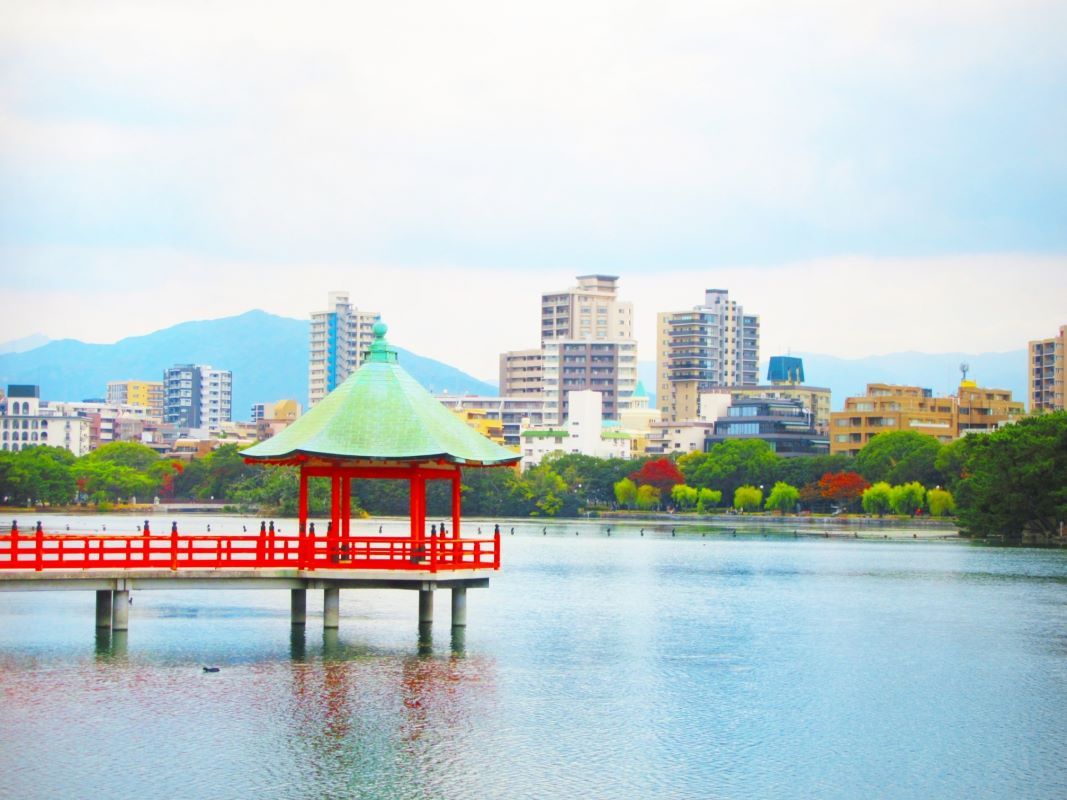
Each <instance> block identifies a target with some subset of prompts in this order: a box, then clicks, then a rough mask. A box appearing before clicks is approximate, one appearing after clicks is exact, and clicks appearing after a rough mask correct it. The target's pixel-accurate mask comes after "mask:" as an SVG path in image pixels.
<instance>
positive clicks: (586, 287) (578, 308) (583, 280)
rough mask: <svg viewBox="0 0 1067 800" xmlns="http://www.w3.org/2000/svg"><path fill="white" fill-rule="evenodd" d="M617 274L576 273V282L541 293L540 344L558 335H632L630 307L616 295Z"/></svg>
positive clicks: (606, 338) (594, 337)
mask: <svg viewBox="0 0 1067 800" xmlns="http://www.w3.org/2000/svg"><path fill="white" fill-rule="evenodd" d="M618 280H619V279H618V277H616V276H614V275H579V276H578V285H577V286H575V287H573V288H571V289H567V290H566V291H563V292H548V293H546V294H542V295H541V344H542V345H544V344H545V342H548V341H552V340H558V339H582V340H590V339H592V340H595V341H600V342H604V341H619V340H623V339H633V335H634V332H633V327H634V307H633V303H626V302H623V301H621V300H619V299H618V297H617V296H616V292H617V289H618V287H617V286H616V283H617V282H618Z"/></svg>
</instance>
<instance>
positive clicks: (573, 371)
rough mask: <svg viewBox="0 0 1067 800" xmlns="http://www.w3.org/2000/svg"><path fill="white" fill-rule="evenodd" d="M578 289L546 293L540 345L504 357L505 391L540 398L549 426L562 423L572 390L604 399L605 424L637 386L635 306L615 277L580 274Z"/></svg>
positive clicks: (624, 405) (502, 378)
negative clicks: (620, 294)
mask: <svg viewBox="0 0 1067 800" xmlns="http://www.w3.org/2000/svg"><path fill="white" fill-rule="evenodd" d="M577 280H578V285H577V286H574V287H572V288H570V289H567V290H565V291H557V292H546V293H544V294H542V295H541V347H540V348H539V349H537V350H514V351H511V352H507V353H502V354H501V356H500V391H501V393H502V394H504V395H505V396H507V397H530V398H534V397H540V398H541V401H542V417H543V420H544V421H545V423H547V424H552V425H562V424H563V421H564V420H565V419H567V416H568V413H569V406H568V403H569V401H568V397H569V393H571V392H579V391H584V390H589V391H596V392H599V393H600V394H601V395H602V398H603V403H602V413H603V415H604V418H605V419H606V420H617V419H618V415H619V413H620V412H621V411H622V410H623V409H625V408H628V407H629V403H630V399H631V397H632V396H633V393H634V388H635V387H636V385H637V342H636V341H635V340H634V338H633V304H632V303H629V302H625V301H622V300H620V299H619V298H618V280H619V279H618V278H617V277H616V276H614V275H579V276H578V279H577Z"/></svg>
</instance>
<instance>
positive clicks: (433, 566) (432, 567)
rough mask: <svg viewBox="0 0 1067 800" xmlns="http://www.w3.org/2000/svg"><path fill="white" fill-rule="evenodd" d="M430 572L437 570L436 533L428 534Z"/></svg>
mask: <svg viewBox="0 0 1067 800" xmlns="http://www.w3.org/2000/svg"><path fill="white" fill-rule="evenodd" d="M430 572H437V534H436V533H431V534H430Z"/></svg>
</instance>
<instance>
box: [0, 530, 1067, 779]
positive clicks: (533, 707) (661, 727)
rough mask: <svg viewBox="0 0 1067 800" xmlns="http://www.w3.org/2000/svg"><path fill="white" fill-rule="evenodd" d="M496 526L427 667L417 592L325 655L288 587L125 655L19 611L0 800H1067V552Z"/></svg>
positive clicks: (1, 625) (251, 597) (34, 608)
mask: <svg viewBox="0 0 1067 800" xmlns="http://www.w3.org/2000/svg"><path fill="white" fill-rule="evenodd" d="M68 522H72V527H80V528H84V527H100V526H102V525H104V524H107V525H108V529H109V532H115V531H117V530H121V529H123V528H127V527H128V528H130V529H131V530H132V528H133V525H134V524H135V522H136V521H135V520H132V519H131V518H118V517H113V518H110V519H91V518H85V517H80V518H72V520H67V519H66V518H53V519H50V520H49V519H47V518H46V524H48V523H51V524H50V525H49V527H51V528H52V529H54V528H55V527H57V526H61V525H65V524H67V523H68ZM164 522H165V521H164V520H162V519H161V520H158V521H154V524H155V525H158V526H159V527H158V530H160V531H163V530H166V528H165V527H163V524H164ZM207 522H209V521H208V520H205V519H201V518H190V519H189V520H188V521H185V520H183V521H182V525H183V528H184V529H187V530H190V532H191V531H193V530H195V529H196V528H197V527H200V528H201V529H202V527H203V526H204V525H206V523H207ZM28 523H29V520H26V521H25V522H24V523H23V524H24V525H26V524H28ZM210 523H211V524H212V527H213V529H214V530H215V531H216V532H218V531H221V530H233V528H234V525H237V526H239V525H240V524H242V523H243V524H247V525H248V528H249V529H250V530H252V529H253V527H255V528H258V520H257V521H254V522H253V521H251V520H238V521H233V520H230V521H227V520H223V519H214V520H210ZM286 524H288V525H290V526H292V527H293V528H294V529H295V525H293V524H292V523H283V525H282V527H283V529H284V528H285V527H286ZM363 524H364V525H370V524H372V523H363ZM377 524H378V521H374V522H373V526H374V529H375V530H376V529H377V528H376V526H377ZM383 524H384V525H385V526H386V532H387V533H388V532H389V531H390V529H394V530H400V529H401V528H402V527H403V525H404V524H405V523H401V522H398V521H392V522H389V521H387V522H384V523H383ZM479 524H480V525H482V527H483V528H484V530H485V532H486V534H488V532H489V530H490V529H491V524H489V523H484V522H483V523H478V522H469V523H466V525H467V528H466V530H467V531H468V532H470V531H473V530H475V529H476V527H477V526H478V525H479ZM511 525H515V526H516V534H515V535H514V536H511V535H508V531H509V530H510V527H511ZM503 527H504V531H505V536H504V541H503V564H504V566H503V568H502V569H501V571H500V572H499V573H497V574H494V575H493V577H492V580H491V586H490V587H489V588H488V589H478V590H472V591H471V592H469V594H468V629H467V634H466V637H465V641H464V642H462V643H460V642H455V643H453V642H452V641H451V638H450V631H449V620H448V616H449V615H448V593H447V592H445V591H441V592H438V593H437V621H436V624H435V628H434V638H433V642H432V644H431V645H430V646H426V645H425V643H424V644H423V646H421V647H420V643H419V641H418V638H417V625H416V620H417V601H416V593H414V592H399V591H395V592H379V591H346V592H342V593H341V627H340V630H339V631H338V632H337V633H336V634H335V635H324V634H323V630H322V626H321V618H320V617H319V615H320V614H321V606H322V598H321V593H314V592H309V593H308V600H309V603H308V605H309V620H308V625H307V628H306V631H304V632H300V633H297V634H293V632H292V628H291V627H290V625H289V596H288V592H285V591H240V592H238V591H199V592H181V591H140V592H135V593H134V604H133V606H132V609H131V618H130V630H129V633H128V634H127V635H126V636H121V635H120V634H115V635H114V637H111V638H109V637H107V636H103V637H97V635H96V634H95V633H94V629H93V594H92V593H91V592H54V593H52V592H49V593H36V592H34V593H30V592H25V593H15V592H7V593H5V592H0V797H5V798H6V797H10V798H22V799H25V800H29V799H30V798H48V799H49V800H52V799H54V798H97V797H107V796H119V797H144V798H213V799H216V798H285V799H286V800H289V799H290V798H482V797H487V798H526V797H529V798H557V797H559V798H572V797H573V798H661V797H662V798H968V799H971V798H1050V800H1051V799H1053V798H1055V800H1062V798H1064V797H1067V714H1065V712H1067V552H1063V551H1058V552H1057V551H1047V550H1029V549H996V548H986V547H977V546H972V545H968V544H962V543H957V542H952V543H941V542H922V541H920V542H912V541H903V542H899V541H898V542H893V541H889V542H884V541H849V540H836V539H819V538H799V539H794V538H793V537H792V535H789V536H769V537H764V536H762V535H760V534H759V533H756V534H749V535H739V536H737V537H736V538H734V537H733V536H730V535H725V536H724V535H707V536H701V535H700V533H699V532H697V531H698V529H685V531H684V532H683V529H682V528H679V535H678V536H676V537H672V536H671V535H670V529H669V528H664V527H661V528H658V529H654V528H653V526H651V525H648V526H646V533H645V535H644V536H641V535H640V533H639V528H638V526H636V525H635V526H627V525H620V524H618V523H612V528H613V530H612V535H611V537H610V538H609V537H608V536H607V535H606V531H605V528H604V527H603V526H602V525H596V524H590V523H573V522H571V523H565V524H556V525H550V527H549V530H548V535H542V532H541V523H537V524H536V526H535V525H534V524H533V523H531V522H529V521H525V522H507V523H505V524H504V526H503ZM238 529H239V527H238ZM576 531H577V532H578V533H580V535H577V536H576V535H575V532H576ZM453 644H455V645H456V646H455V647H453ZM203 665H212V666H218V667H220V671H219V672H218V673H214V674H208V673H205V672H203V670H202V668H201V667H202V666H203Z"/></svg>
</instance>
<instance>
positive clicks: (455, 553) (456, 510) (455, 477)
mask: <svg viewBox="0 0 1067 800" xmlns="http://www.w3.org/2000/svg"><path fill="white" fill-rule="evenodd" d="M462 477H463V476H462V474H461V473H460V470H459V467H456V471H455V472H453V473H452V562H453V563H455V564H458V563H459V562H460V561H462V560H463V545H461V544H460V543H459V518H460V502H461V501H460V496H461V494H462V486H461V479H462Z"/></svg>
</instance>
